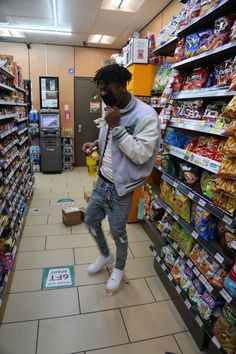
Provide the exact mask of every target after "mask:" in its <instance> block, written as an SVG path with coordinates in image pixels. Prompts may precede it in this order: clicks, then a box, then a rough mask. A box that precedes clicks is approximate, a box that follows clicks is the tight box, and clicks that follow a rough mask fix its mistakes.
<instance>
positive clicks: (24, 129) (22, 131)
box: [18, 127, 28, 135]
mask: <svg viewBox="0 0 236 354" xmlns="http://www.w3.org/2000/svg"><path fill="white" fill-rule="evenodd" d="M26 130H28V127H25V128H23V129H21V130H19V131H18V135H21V134H23V133H24V132H26Z"/></svg>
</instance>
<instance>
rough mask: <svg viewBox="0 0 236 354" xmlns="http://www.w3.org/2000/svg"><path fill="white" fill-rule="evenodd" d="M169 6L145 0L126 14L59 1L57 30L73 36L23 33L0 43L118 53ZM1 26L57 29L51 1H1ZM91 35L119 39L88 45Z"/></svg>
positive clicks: (97, 3)
mask: <svg viewBox="0 0 236 354" xmlns="http://www.w3.org/2000/svg"><path fill="white" fill-rule="evenodd" d="M170 2H171V0H145V1H143V5H142V6H141V7H140V9H139V10H138V11H137V12H124V11H112V10H106V9H103V8H102V9H101V4H102V0H56V6H57V19H58V30H59V29H60V30H71V32H72V35H71V36H59V35H55V34H45V33H43V34H36V33H24V35H25V38H17V39H16V38H12V39H10V38H8V37H1V36H0V40H2V41H14V42H15V41H17V42H29V43H44V44H58V45H71V46H86V45H87V46H91V47H103V48H113V49H114V48H116V49H119V48H122V47H123V46H124V44H125V43H126V42H127V40H128V38H129V37H132V36H133V33H134V32H136V31H140V30H141V29H143V27H145V25H146V24H147V23H149V22H150V21H151V20H152V19H153V18H154V17H155V16H156V15H157V14H158V13H159V12H160V11H161V10H162V9H163V8H164V7H165V6H167V5H168V4H169V3H170ZM0 26H1V27H3V26H4V27H8V26H14V27H22V28H29V27H30V28H35V29H45V30H46V29H55V27H54V17H53V6H52V0H0ZM91 34H101V35H108V36H114V37H116V39H115V41H114V42H113V43H112V44H102V43H99V44H94V43H87V41H88V37H89V35H91Z"/></svg>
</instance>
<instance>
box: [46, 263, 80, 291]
mask: <svg viewBox="0 0 236 354" xmlns="http://www.w3.org/2000/svg"><path fill="white" fill-rule="evenodd" d="M74 285H75V270H74V267H72V266H71V267H70V266H68V267H54V268H44V269H43V281H42V289H55V288H66V287H71V286H74Z"/></svg>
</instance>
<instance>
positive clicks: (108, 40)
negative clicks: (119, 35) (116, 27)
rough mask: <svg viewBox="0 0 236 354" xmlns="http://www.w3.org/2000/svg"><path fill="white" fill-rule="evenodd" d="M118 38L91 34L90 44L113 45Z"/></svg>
mask: <svg viewBox="0 0 236 354" xmlns="http://www.w3.org/2000/svg"><path fill="white" fill-rule="evenodd" d="M115 38H116V37H112V36H106V35H104V34H90V36H89V38H88V43H102V44H112V43H113V42H114V40H115Z"/></svg>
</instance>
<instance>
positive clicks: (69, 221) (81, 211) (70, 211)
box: [62, 206, 86, 226]
mask: <svg viewBox="0 0 236 354" xmlns="http://www.w3.org/2000/svg"><path fill="white" fill-rule="evenodd" d="M85 212H86V209H85V208H78V207H71V206H70V207H67V208H64V209H62V220H63V224H64V225H66V226H74V225H79V224H81V222H83V221H84V217H85Z"/></svg>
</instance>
